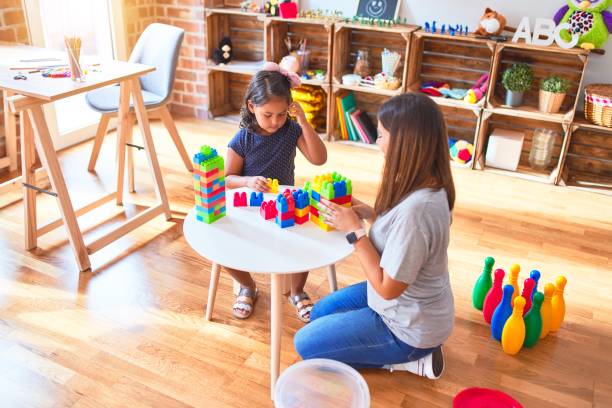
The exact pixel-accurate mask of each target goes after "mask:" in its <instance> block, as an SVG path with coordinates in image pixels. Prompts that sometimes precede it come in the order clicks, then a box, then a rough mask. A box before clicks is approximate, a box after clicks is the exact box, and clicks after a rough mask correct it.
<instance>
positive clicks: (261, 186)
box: [246, 176, 270, 193]
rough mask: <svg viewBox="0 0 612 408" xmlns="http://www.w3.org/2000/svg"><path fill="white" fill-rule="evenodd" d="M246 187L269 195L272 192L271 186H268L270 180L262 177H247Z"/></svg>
mask: <svg viewBox="0 0 612 408" xmlns="http://www.w3.org/2000/svg"><path fill="white" fill-rule="evenodd" d="M246 186H247V187H248V188H250V189H252V190H255V191H257V192H260V191H261V192H263V193H267V192H268V191H270V186H268V179H266V178H265V177H262V176H255V177H247V182H246Z"/></svg>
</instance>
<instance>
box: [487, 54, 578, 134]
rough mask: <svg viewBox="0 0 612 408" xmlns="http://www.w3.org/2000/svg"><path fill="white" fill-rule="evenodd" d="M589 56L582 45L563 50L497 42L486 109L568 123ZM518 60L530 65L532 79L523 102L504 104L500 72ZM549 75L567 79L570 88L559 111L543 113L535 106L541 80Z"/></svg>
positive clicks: (572, 115)
mask: <svg viewBox="0 0 612 408" xmlns="http://www.w3.org/2000/svg"><path fill="white" fill-rule="evenodd" d="M588 58H589V53H588V51H585V50H583V49H581V48H573V49H563V48H560V47H558V46H549V47H541V46H534V45H528V44H525V43H500V44H498V45H497V49H496V51H495V58H494V61H493V69H492V75H491V89H490V90H489V93H488V95H487V102H486V108H487V109H489V110H492V111H494V112H496V113H503V114H506V115H509V116H516V117H519V118H531V119H540V120H544V121H555V122H558V123H570V122H571V121H572V120H573V118H574V113H575V111H576V106H577V104H578V99H579V94H578V92H579V89H580V86H581V84H582V80H583V78H584V72H585V70H586V66H587V63H588ZM517 63H525V64H527V65H529V66H530V67H531V68H532V70H533V74H534V82H533V85H532V87H531V89H530V90H528V91H526V92H525V97H524V101H523V104H522V105H521V106H519V107H516V108H513V107H510V106H507V105H505V100H504V98H505V93H506V91H505V89H504V87H503V85H502V75H503V72H504V71H505V70H506V69H507V68H509V67H510V66H512V65H513V64H517ZM550 75H557V76H560V77H563V78H565V79H567V80H569V81H570V89H569V91H568V92H567V95H566V97H565V101H564V102H563V105H562V106H561V111H560V112H559V113H543V112H540V111H539V109H538V105H539V89H540V82H541V81H542V80H544V79H545V78H546V77H548V76H550Z"/></svg>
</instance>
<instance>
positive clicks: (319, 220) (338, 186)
mask: <svg viewBox="0 0 612 408" xmlns="http://www.w3.org/2000/svg"><path fill="white" fill-rule="evenodd" d="M304 190H306V191H308V193H309V194H310V221H312V222H313V223H315V224H316V225H317V226H318V227H319V228H321V229H322V230H323V231H332V230H333V228H332V227H330V226H329V225H327V224H326V223H325V221H324V220H325V216H324V214H320V213H319V210H320V204H321V197H323V198H325V199H327V200H329V201H331V202H333V203H336V204H338V205H342V206H344V207H350V206H351V202H352V194H353V185H352V182H351V180H349V179H347V178H346V177H344V176H342V175H340V174H338V173H336V172H333V173H328V174H323V175H320V176H316V177H315V178H314V180H313V181H312V182H311V181H307V182H306V184H305V185H304Z"/></svg>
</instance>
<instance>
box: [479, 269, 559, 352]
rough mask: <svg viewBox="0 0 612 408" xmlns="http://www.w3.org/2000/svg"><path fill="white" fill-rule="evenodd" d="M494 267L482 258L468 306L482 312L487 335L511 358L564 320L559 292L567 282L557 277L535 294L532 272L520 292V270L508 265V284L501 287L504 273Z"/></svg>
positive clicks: (535, 276) (535, 279)
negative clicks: (481, 264) (489, 326)
mask: <svg viewBox="0 0 612 408" xmlns="http://www.w3.org/2000/svg"><path fill="white" fill-rule="evenodd" d="M494 264H495V260H494V259H493V258H491V257H487V258H486V259H485V265H484V269H483V271H482V273H481V274H480V276H479V277H478V279H477V280H476V283H475V284H474V289H473V290H472V304H473V305H474V307H475V308H476V309H478V310H482V314H483V317H484V320H485V322H487V323H488V324H490V325H491V335H492V336H493V338H494V339H495V340H497V341H499V342H501V345H502V349H503V350H504V352H506V353H507V354H510V355H515V354H517V353H518V352H519V351H520V350H521V348H523V347H533V346H534V345H535V344H536V343H537V342H538V340H540V339H543V338H544V337H546V336H547V335H548V334H549V333H551V332H553V333H554V332H556V331H557V330H559V328H560V327H561V324H562V323H563V318H564V317H565V300H564V298H563V291H564V290H565V285H566V283H567V279H566V278H565V276H559V277H557V279H556V281H555V283H554V284H552V283H547V284H546V285H543V293H542V292H539V291H538V282H539V280H540V272H539V271H537V270H533V271H531V273H530V274H529V277H528V278H527V279H525V281H524V282H523V290H522V292H520V291H519V284H518V282H519V274H520V271H521V267H520V266H519V265H517V264H513V265H511V266H510V269H509V272H510V273H509V275H508V282H507V283H506V284H505V285H504V277H505V275H506V273H505V272H504V270H503V269H495V271H493V265H494ZM491 275H493V276H491ZM541 287H542V286H540V288H541Z"/></svg>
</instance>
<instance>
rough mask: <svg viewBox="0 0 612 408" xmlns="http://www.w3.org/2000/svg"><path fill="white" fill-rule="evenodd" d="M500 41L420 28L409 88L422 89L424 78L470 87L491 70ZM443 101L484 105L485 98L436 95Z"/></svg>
mask: <svg viewBox="0 0 612 408" xmlns="http://www.w3.org/2000/svg"><path fill="white" fill-rule="evenodd" d="M495 48H496V43H495V42H493V41H490V40H483V39H478V38H475V37H473V36H461V35H455V36H451V35H442V34H435V33H429V32H425V31H417V32H415V33H413V40H412V45H411V50H410V56H409V61H410V64H409V67H408V74H407V85H406V90H408V91H411V92H418V91H419V89H420V87H421V84H423V83H424V82H431V81H438V82H446V83H448V84H449V86H450V87H451V88H460V89H470V88H471V87H472V86H474V84H475V83H476V81H478V79H480V77H481V76H482V75H483V74H490V73H491V68H492V66H493V57H494V55H495ZM432 99H433V100H434V101H436V103H438V104H439V105H444V106H449V107H457V108H465V109H470V110H472V109H473V108H474V107H478V108H482V107H483V106H484V102H485V98H483V99H481V100H480V101H479V102H477V103H476V104H470V103H467V102H464V101H463V100H455V99H451V98H443V97H432Z"/></svg>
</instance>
